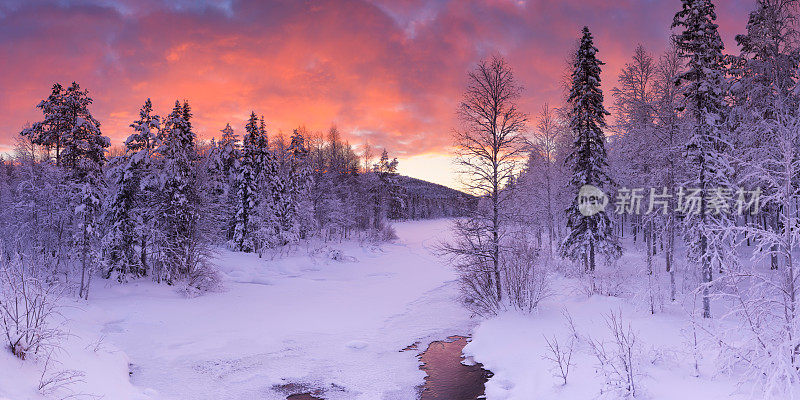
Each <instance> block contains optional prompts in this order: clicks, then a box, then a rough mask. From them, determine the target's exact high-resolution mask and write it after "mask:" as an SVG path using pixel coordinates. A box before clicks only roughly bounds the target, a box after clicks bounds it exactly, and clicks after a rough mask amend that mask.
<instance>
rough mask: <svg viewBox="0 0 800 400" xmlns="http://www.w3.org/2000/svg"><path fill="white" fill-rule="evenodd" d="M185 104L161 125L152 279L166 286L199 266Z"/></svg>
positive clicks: (193, 152)
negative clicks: (158, 187) (158, 188)
mask: <svg viewBox="0 0 800 400" xmlns="http://www.w3.org/2000/svg"><path fill="white" fill-rule="evenodd" d="M189 118H191V109H190V107H189V104H188V103H187V102H184V103H183V105H181V103H180V102H178V101H176V102H175V107H174V108H173V110H172V112H171V113H170V114H169V116H168V117H167V118H166V120H165V121H164V127H163V130H162V143H161V146H160V147H159V148H158V154H159V156H160V157H161V158H162V164H163V165H161V166H160V171H161V173H160V175H159V177H160V180H159V181H160V182H159V183H160V190H159V192H158V198H157V199H156V202H155V203H154V207H155V208H156V224H155V225H156V229H155V231H156V237H155V238H154V244H155V247H156V255H155V257H156V264H157V265H156V266H155V267H156V270H155V271H154V272H155V273H154V275H155V276H154V278H155V279H156V280H157V281H159V282H160V281H161V280H162V279H163V280H165V281H166V282H167V283H168V284H173V283H175V281H176V280H178V279H182V278H187V277H190V275H191V274H192V273H193V272H194V271H195V268H196V267H198V266H199V265H200V264H201V263H202V262H203V256H204V252H203V250H204V248H203V245H204V243H203V238H202V235H201V234H200V231H199V230H198V226H197V225H198V218H199V213H200V210H199V209H198V205H199V204H200V199H199V196H198V193H197V187H196V179H195V173H194V170H193V168H192V164H193V163H194V162H195V159H196V148H195V134H194V132H193V131H192V125H191V123H190V121H189Z"/></svg>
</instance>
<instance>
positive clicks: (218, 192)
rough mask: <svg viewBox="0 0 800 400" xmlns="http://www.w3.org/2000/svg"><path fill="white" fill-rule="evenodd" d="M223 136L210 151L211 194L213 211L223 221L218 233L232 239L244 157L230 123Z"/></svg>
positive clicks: (228, 239)
mask: <svg viewBox="0 0 800 400" xmlns="http://www.w3.org/2000/svg"><path fill="white" fill-rule="evenodd" d="M221 132H222V137H221V138H220V140H219V141H217V142H215V143H214V146H213V148H212V149H211V154H210V155H209V157H210V160H209V172H208V173H209V179H211V180H212V182H207V184H208V185H209V191H210V194H209V195H210V196H211V197H213V202H214V212H215V213H217V214H218V215H217V219H218V220H219V223H220V224H221V226H220V228H219V232H218V235H220V236H221V237H222V240H224V241H226V242H229V241H231V240H232V239H233V232H234V229H235V227H236V206H237V201H236V194H237V193H236V168H237V166H238V164H239V159H240V157H241V146H240V143H239V138H238V135H236V133H235V132H234V131H233V128H231V125H230V124H226V125H225V129H223V130H222V131H221Z"/></svg>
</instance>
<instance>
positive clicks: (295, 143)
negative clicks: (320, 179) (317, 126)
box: [288, 129, 312, 241]
mask: <svg viewBox="0 0 800 400" xmlns="http://www.w3.org/2000/svg"><path fill="white" fill-rule="evenodd" d="M304 131H305V129H295V130H294V132H293V133H292V137H291V139H290V142H289V149H288V153H289V154H288V157H289V161H288V163H289V177H288V178H289V195H290V197H291V201H290V203H291V207H292V222H291V225H292V230H291V231H292V235H293V237H294V240H295V241H296V240H297V239H302V238H303V237H305V236H306V233H307V231H308V230H309V229H311V227H312V222H311V220H312V208H311V203H310V194H309V191H310V190H311V185H312V181H311V179H312V176H311V165H310V161H311V160H310V150H309V148H308V146H307V144H306V138H305V136H304V135H303V132H304Z"/></svg>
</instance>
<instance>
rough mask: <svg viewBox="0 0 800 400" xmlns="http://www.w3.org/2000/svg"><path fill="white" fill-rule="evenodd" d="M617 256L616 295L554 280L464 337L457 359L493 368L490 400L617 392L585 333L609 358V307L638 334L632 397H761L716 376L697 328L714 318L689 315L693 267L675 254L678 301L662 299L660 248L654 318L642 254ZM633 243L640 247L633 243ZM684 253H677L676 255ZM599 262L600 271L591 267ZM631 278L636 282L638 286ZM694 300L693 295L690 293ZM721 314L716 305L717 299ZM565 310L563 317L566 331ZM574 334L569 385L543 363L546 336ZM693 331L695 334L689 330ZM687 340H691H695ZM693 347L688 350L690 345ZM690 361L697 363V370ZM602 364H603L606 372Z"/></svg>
mask: <svg viewBox="0 0 800 400" xmlns="http://www.w3.org/2000/svg"><path fill="white" fill-rule="evenodd" d="M624 247H625V249H626V250H625V253H624V255H623V257H622V259H620V260H619V262H618V265H619V268H620V270H621V271H622V273H621V276H618V277H615V278H613V279H610V280H615V281H617V283H618V284H620V286H621V287H620V288H619V290H620V291H621V292H623V293H621V295H620V296H619V297H609V296H599V295H593V296H591V297H588V296H587V289H586V287H585V286H586V283H585V281H581V280H580V279H577V278H565V277H563V275H562V274H558V273H555V274H553V276H552V281H551V283H550V285H551V293H552V296H551V297H549V298H547V299H546V300H545V301H544V302H543V303H542V304H541V305H540V306H539V308H538V309H537V310H536V311H535V312H534V313H533V314H520V313H516V312H506V313H503V314H501V315H499V316H497V317H495V318H492V319H489V320H485V321H483V322H482V323H481V324H480V326H478V327H477V328H476V329H475V331H474V332H473V336H472V341H471V342H470V343H469V344H467V346H466V347H465V348H464V355H465V356H467V357H469V358H470V359H474V360H475V361H477V362H480V363H482V364H483V365H484V368H486V369H489V370H490V371H492V372H493V373H494V376H493V377H492V378H491V379H490V380H489V382H487V384H486V394H487V399H488V400H506V399H508V400H511V399H513V400H528V399H537V400H549V399H568V400H573V399H574V400H577V399H619V398H622V397H621V393H622V392H624V391H618V390H616V389H615V386H614V385H613V384H612V385H609V384H607V380H606V378H605V376H606V375H605V374H604V373H603V367H601V366H600V363H599V362H598V359H597V358H596V357H595V356H594V353H593V351H592V348H591V346H590V345H589V343H588V341H587V339H592V340H594V341H596V342H598V343H604V344H605V345H606V348H607V351H608V353H609V354H613V353H614V352H615V351H616V349H615V348H614V346H615V341H614V340H613V339H612V333H611V330H610V329H609V327H608V324H607V321H608V318H609V316H610V315H611V314H612V313H613V314H615V315H616V316H620V315H621V316H622V318H621V320H622V321H623V325H624V326H625V327H626V328H627V327H628V326H629V327H630V331H631V332H633V334H634V336H635V337H636V343H635V346H634V347H633V349H634V357H633V358H634V361H635V364H634V365H635V366H636V368H635V369H634V371H635V380H634V382H635V383H636V385H635V390H636V398H637V399H649V400H656V399H657V400H710V399H713V400H717V399H751V398H760V397H759V395H758V394H755V395H754V394H753V393H752V389H753V385H751V384H748V383H747V382H744V383H742V382H740V381H739V379H737V378H736V377H735V376H733V375H730V374H722V373H718V371H719V369H720V368H719V367H720V365H718V363H717V355H718V349H719V347H718V346H717V344H716V343H713V339H711V338H710V337H709V335H707V334H705V331H704V330H703V327H708V326H710V325H711V324H718V323H719V322H718V321H717V320H713V321H711V322H708V321H702V318H696V319H695V321H696V324H697V325H695V328H693V324H692V323H691V320H692V317H691V310H692V309H693V308H694V309H695V310H696V309H697V308H695V307H696V306H697V304H692V302H693V301H694V298H693V297H692V295H691V292H692V289H693V288H694V287H696V284H695V283H692V282H693V280H694V278H693V277H692V275H691V273H685V272H686V270H685V269H684V268H685V267H684V266H685V265H686V263H687V261H686V260H685V258H684V257H678V264H677V265H678V267H679V268H680V269H681V270H680V271H679V273H678V279H677V281H678V283H677V285H678V290H679V292H684V293H690V294H688V295H681V296H679V298H678V301H676V302H670V301H669V300H667V299H666V297H667V296H668V275H667V274H666V273H665V272H664V271H663V267H664V264H663V254H662V255H659V256H658V257H656V260H655V265H656V273H655V276H656V278H655V279H656V280H657V281H658V283H657V285H656V286H657V287H658V289H656V290H655V292H657V293H658V294H659V295H661V296H662V297H663V298H664V300H663V301H658V300H657V303H660V304H662V305H663V309H659V310H658V312H657V313H656V314H655V315H652V314H650V308H649V301H648V296H647V294H646V293H645V292H644V291H645V290H646V288H645V286H644V284H642V283H641V282H642V281H645V282H646V280H647V279H646V278H645V277H644V275H643V273H644V272H643V271H644V270H645V261H644V260H643V255H642V253H643V250H642V249H641V248H637V246H636V245H635V244H634V243H632V242H631V240H630V238H628V239H626V240H625V241H624ZM638 247H641V244H640V245H639V246H638ZM678 254H683V251H681V252H678ZM599 268H603V267H599ZM637 282H638V283H637ZM697 301H699V299H697ZM713 306H714V309H715V310H717V313H722V312H723V311H721V310H722V309H723V307H725V305H724V304H722V303H719V302H715V303H714V305H713ZM566 315H568V316H569V318H571V320H572V323H573V325H574V329H573V328H571V327H570V323H569V322H568V319H567V317H565V316H566ZM573 332H575V333H577V335H578V338H577V339H574V347H573V353H572V363H573V364H574V365H573V366H572V367H571V369H570V371H569V375H568V379H567V384H566V385H563V381H562V378H561V377H560V376H558V374H557V372H558V371H556V370H555V367H556V365H555V364H554V363H553V362H551V361H549V360H548V359H546V357H552V353H551V352H550V351H549V350H548V344H547V341H546V340H545V338H547V340H549V341H550V342H551V343H552V342H553V339H556V340H557V341H558V342H559V344H560V345H562V346H564V345H568V344H569V342H570V340H573V338H574V337H575V335H574V334H573ZM695 335H696V336H695ZM695 338H696V340H697V345H696V346H695V344H694V343H695ZM695 349H696V350H695ZM695 364H697V369H695ZM606 370H608V369H606Z"/></svg>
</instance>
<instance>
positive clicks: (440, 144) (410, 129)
mask: <svg viewBox="0 0 800 400" xmlns="http://www.w3.org/2000/svg"><path fill="white" fill-rule="evenodd" d="M716 3H717V14H718V16H719V21H718V22H719V24H720V29H721V32H722V35H723V39H724V40H725V43H726V46H727V51H729V52H736V49H735V46H734V41H733V36H734V35H735V34H737V33H740V32H741V31H742V30H743V29H744V26H745V22H746V20H747V12H748V11H749V10H750V8H752V6H753V3H754V1H752V0H719V1H717V2H716ZM679 6H680V1H679V0H617V1H612V0H527V1H526V0H487V1H467V0H465V1H458V0H453V1H446V0H430V1H424V0H374V1H370V0H343V1H324V0H323V1H310V0H309V1H271V2H270V1H254V0H253V1H250V0H245V1H237V0H221V1H217V0H205V1H198V2H192V1H186V0H178V1H171V2H167V1H158V0H138V1H137V0H87V1H70V0H60V1H38V0H32V1H25V0H0V152H2V151H8V150H9V149H10V147H11V146H12V144H13V140H14V137H15V136H16V135H17V133H18V132H19V130H20V128H21V127H22V126H23V125H24V124H25V123H26V122H32V121H36V120H37V118H40V116H41V114H40V113H39V110H37V109H36V108H35V105H36V104H37V103H38V102H39V101H40V100H41V99H43V98H44V97H46V96H47V94H48V93H49V90H50V87H51V86H52V84H53V83H54V82H62V83H64V84H65V85H66V84H68V83H69V82H71V81H73V80H74V81H78V82H79V83H80V84H81V85H82V86H83V87H84V88H88V89H89V90H90V94H91V96H92V97H93V98H94V104H93V106H92V108H91V110H92V112H93V114H94V115H95V117H96V118H97V119H99V120H100V121H101V123H102V129H103V132H104V133H105V134H106V135H107V136H109V137H111V139H112V143H113V144H116V145H119V144H120V143H121V142H122V140H123V139H124V138H125V137H127V135H128V134H129V133H130V129H129V128H128V125H129V124H130V123H131V121H132V120H134V119H135V116H136V114H137V111H138V109H139V107H140V106H141V105H142V103H143V102H144V100H145V99H146V98H148V97H149V98H151V99H152V100H153V103H154V105H155V107H156V109H157V110H158V112H159V113H161V114H166V113H168V112H169V110H170V108H171V105H172V104H173V103H174V101H175V99H184V98H185V99H188V100H189V101H190V102H191V104H192V106H193V108H194V113H195V121H194V125H195V127H197V130H198V134H199V136H200V137H201V138H204V139H208V138H211V137H213V136H217V137H218V136H219V130H220V129H222V128H223V127H224V126H225V123H226V122H230V123H231V125H232V126H233V127H234V129H235V130H236V131H237V132H238V133H241V132H242V127H243V125H244V120H245V119H246V117H247V115H248V114H249V112H250V110H255V111H256V113H258V114H263V115H264V116H265V118H266V120H267V123H268V127H269V129H270V132H271V133H276V132H279V131H283V132H285V133H287V132H291V129H292V128H295V127H297V126H298V125H301V124H303V125H305V126H307V127H308V128H309V129H311V130H326V129H327V128H328V127H330V126H331V124H336V125H337V126H338V127H339V128H340V130H341V131H343V132H344V135H345V137H346V138H347V139H348V140H349V141H350V142H351V143H352V144H360V143H363V142H364V141H369V142H370V143H371V144H372V145H373V146H376V147H386V148H388V150H389V152H390V153H391V154H392V155H393V156H397V157H398V158H399V159H400V169H401V172H403V173H405V174H409V175H412V176H417V177H422V178H425V179H429V180H433V181H436V182H440V183H444V184H448V185H452V186H456V183H455V181H454V177H453V174H452V173H451V170H452V168H451V165H450V163H449V161H448V160H449V156H448V146H449V145H450V143H451V132H452V129H453V127H454V126H455V124H456V120H455V110H456V106H457V104H458V100H459V97H460V93H461V91H462V88H463V86H464V83H465V81H466V78H465V77H466V73H467V71H468V70H470V69H471V68H473V67H474V65H475V63H476V62H477V60H479V59H480V58H482V57H485V56H487V55H490V54H492V53H500V54H502V55H504V56H506V57H507V58H508V60H509V62H510V63H511V65H512V67H513V68H514V70H515V74H516V76H517V78H518V80H519V82H520V83H521V84H522V85H523V86H524V87H525V89H526V91H525V94H524V97H523V99H522V101H521V106H522V108H523V109H524V110H526V111H527V112H529V113H530V114H532V115H534V116H535V114H536V113H537V112H538V110H539V109H540V107H541V106H542V104H543V103H544V102H550V103H551V104H556V105H557V104H558V103H559V101H560V98H561V86H560V82H561V77H562V74H563V70H564V64H565V61H564V60H565V59H566V57H567V53H568V52H569V51H570V49H571V48H573V47H574V43H575V40H576V39H577V37H578V34H579V30H580V28H581V27H582V26H583V25H588V26H589V27H590V29H591V30H592V32H593V33H594V35H595V37H596V45H597V47H598V48H599V50H600V53H599V57H600V58H601V59H602V60H604V61H606V63H607V65H606V68H605V69H604V71H603V79H604V83H603V87H604V89H605V90H606V94H607V96H606V97H607V98H606V101H607V103H609V100H610V99H609V97H610V96H609V95H608V92H609V91H610V89H611V88H612V87H613V86H614V85H615V83H616V76H617V74H618V72H619V70H620V68H621V67H622V65H623V64H624V63H625V61H626V60H627V59H628V58H629V57H630V55H631V53H632V51H633V48H634V46H635V45H636V44H637V43H642V44H644V45H645V46H646V47H647V48H648V49H649V50H651V51H653V52H660V51H662V50H663V48H664V46H665V43H666V42H667V38H668V35H669V25H670V22H671V20H672V16H673V14H674V13H675V11H676V10H677V9H678V7H679Z"/></svg>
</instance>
